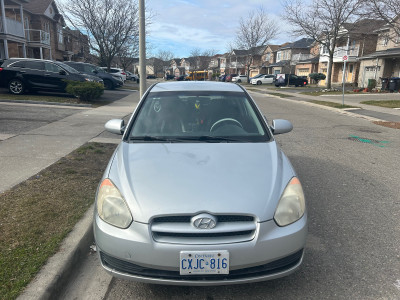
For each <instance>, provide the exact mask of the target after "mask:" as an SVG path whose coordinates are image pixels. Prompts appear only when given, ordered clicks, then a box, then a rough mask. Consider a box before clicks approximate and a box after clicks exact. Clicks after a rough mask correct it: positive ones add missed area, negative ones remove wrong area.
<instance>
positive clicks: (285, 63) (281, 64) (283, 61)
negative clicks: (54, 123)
mask: <svg viewBox="0 0 400 300" xmlns="http://www.w3.org/2000/svg"><path fill="white" fill-rule="evenodd" d="M289 64H290V60H281V61H278V62H277V63H274V64H271V65H269V66H268V67H283V66H287V65H289Z"/></svg>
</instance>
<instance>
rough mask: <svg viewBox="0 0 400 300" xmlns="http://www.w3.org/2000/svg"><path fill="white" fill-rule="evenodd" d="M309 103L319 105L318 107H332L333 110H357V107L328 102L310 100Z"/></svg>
mask: <svg viewBox="0 0 400 300" xmlns="http://www.w3.org/2000/svg"><path fill="white" fill-rule="evenodd" d="M309 102H311V103H315V104H319V105H325V106H329V107H334V108H359V107H357V106H352V105H346V104H345V105H342V104H340V103H336V102H329V101H320V100H311V101H309Z"/></svg>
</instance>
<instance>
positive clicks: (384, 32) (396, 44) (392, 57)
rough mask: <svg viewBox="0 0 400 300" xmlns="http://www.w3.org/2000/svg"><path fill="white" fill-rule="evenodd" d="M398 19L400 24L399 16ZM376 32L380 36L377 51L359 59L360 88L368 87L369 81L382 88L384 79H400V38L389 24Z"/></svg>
mask: <svg viewBox="0 0 400 300" xmlns="http://www.w3.org/2000/svg"><path fill="white" fill-rule="evenodd" d="M396 19H397V20H396V22H400V18H399V16H398V17H397V18H396ZM374 32H375V33H377V34H378V37H377V43H376V48H375V51H374V52H372V53H370V54H368V55H364V56H361V57H360V58H359V62H360V72H359V76H358V83H359V86H360V87H367V86H368V79H375V80H376V81H377V86H379V87H381V86H382V81H381V79H382V78H390V77H400V36H398V35H397V34H396V33H395V30H394V29H393V28H391V27H390V26H388V25H387V24H384V25H383V26H381V27H380V28H377V29H376V30H375V31H374Z"/></svg>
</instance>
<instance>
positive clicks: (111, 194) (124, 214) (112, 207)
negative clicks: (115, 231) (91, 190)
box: [97, 179, 133, 228]
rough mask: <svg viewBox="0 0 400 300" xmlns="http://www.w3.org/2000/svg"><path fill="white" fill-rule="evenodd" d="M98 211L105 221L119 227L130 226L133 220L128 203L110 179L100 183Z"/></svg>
mask: <svg viewBox="0 0 400 300" xmlns="http://www.w3.org/2000/svg"><path fill="white" fill-rule="evenodd" d="M97 213H98V214H99V216H100V218H101V219H102V220H103V221H105V222H107V223H109V224H111V225H113V226H116V227H119V228H128V226H129V225H130V224H131V223H132V221H133V219H132V215H131V212H130V211H129V208H128V205H127V204H126V202H125V200H124V198H123V197H122V195H121V193H120V192H119V191H118V189H117V188H116V187H115V185H114V184H113V183H112V182H111V180H110V179H104V180H103V182H102V183H101V185H100V188H99V193H98V194H97Z"/></svg>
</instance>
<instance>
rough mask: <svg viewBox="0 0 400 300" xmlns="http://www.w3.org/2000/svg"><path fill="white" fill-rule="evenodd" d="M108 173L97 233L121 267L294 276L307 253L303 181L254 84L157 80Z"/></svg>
mask: <svg viewBox="0 0 400 300" xmlns="http://www.w3.org/2000/svg"><path fill="white" fill-rule="evenodd" d="M106 129H107V130H108V131H110V132H113V133H117V134H122V135H123V136H122V141H121V143H120V144H119V146H118V147H117V149H116V151H115V153H114V154H113V156H112V157H111V159H110V162H109V164H108V167H107V169H106V171H105V172H104V176H103V178H102V180H101V182H100V184H99V187H98V191H97V195H96V201H95V212H94V234H95V240H96V245H97V249H98V253H99V255H100V260H101V264H102V266H103V267H104V269H105V270H107V271H108V272H109V273H111V274H112V275H113V276H116V277H121V278H125V279H132V280H136V281H142V282H148V283H158V284H174V285H227V284H238V283H246V282H256V281H262V280H269V279H274V278H278V277H282V276H286V275H289V274H291V273H292V272H294V271H295V270H297V269H298V268H299V267H300V265H301V263H302V260H303V254H304V247H305V242H306V235H307V213H306V205H305V199H304V194H303V190H302V186H301V184H300V181H299V179H298V177H297V175H296V173H295V171H294V169H293V167H292V166H291V164H290V162H289V159H288V158H287V157H286V156H285V154H284V153H283V152H282V151H281V149H280V148H279V147H278V145H277V143H276V141H275V139H274V135H277V134H281V133H286V132H289V131H291V130H292V124H291V123H290V122H289V121H287V120H282V119H277V120H273V121H272V122H271V126H270V125H269V124H268V122H267V119H266V118H265V117H264V116H263V114H262V113H261V111H260V110H259V109H258V107H257V105H256V103H255V102H254V101H253V100H252V98H251V97H250V95H249V94H248V93H247V92H246V90H245V89H244V88H243V87H241V86H240V85H237V84H233V83H223V82H195V81H194V82H170V83H169V82H165V83H157V84H154V85H153V86H151V87H150V88H149V89H148V91H147V92H146V94H145V95H144V96H143V98H142V99H141V101H140V103H139V104H138V106H137V108H136V110H135V112H134V113H133V115H132V117H131V118H130V120H129V122H128V123H127V124H126V126H125V124H124V122H123V120H117V119H114V120H110V121H109V122H107V124H106Z"/></svg>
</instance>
